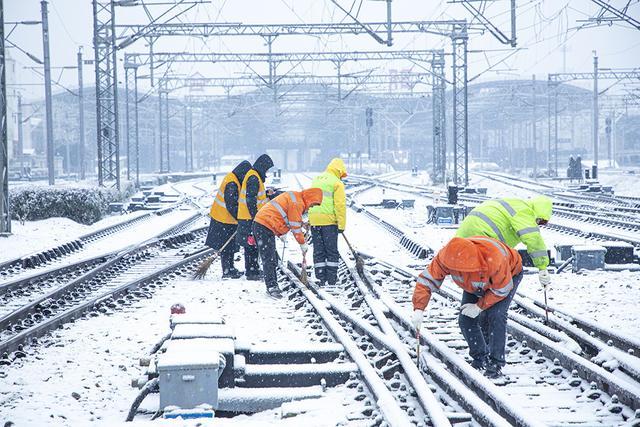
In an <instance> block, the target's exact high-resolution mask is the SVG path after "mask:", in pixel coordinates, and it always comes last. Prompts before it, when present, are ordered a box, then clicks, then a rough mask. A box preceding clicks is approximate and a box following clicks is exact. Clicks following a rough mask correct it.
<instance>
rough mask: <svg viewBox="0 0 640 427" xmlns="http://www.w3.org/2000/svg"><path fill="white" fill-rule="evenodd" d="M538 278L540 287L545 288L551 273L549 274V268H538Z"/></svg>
mask: <svg viewBox="0 0 640 427" xmlns="http://www.w3.org/2000/svg"><path fill="white" fill-rule="evenodd" d="M538 280H540V284H541V285H542V287H543V288H545V289H547V288H548V287H549V285H550V284H551V275H550V274H549V270H540V271H539V272H538Z"/></svg>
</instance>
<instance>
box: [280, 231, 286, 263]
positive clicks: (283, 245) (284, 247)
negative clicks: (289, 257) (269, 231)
mask: <svg viewBox="0 0 640 427" xmlns="http://www.w3.org/2000/svg"><path fill="white" fill-rule="evenodd" d="M282 243H283V244H282V255H281V256H280V262H282V264H283V265H284V251H285V249H287V239H286V238H285V239H283V240H282Z"/></svg>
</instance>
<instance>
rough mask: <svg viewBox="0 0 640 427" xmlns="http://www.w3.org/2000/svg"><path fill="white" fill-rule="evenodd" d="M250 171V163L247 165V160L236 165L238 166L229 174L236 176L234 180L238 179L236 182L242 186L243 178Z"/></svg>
mask: <svg viewBox="0 0 640 427" xmlns="http://www.w3.org/2000/svg"><path fill="white" fill-rule="evenodd" d="M250 170H251V163H249V162H248V161H247V160H243V161H242V162H240V163H239V164H238V166H236V167H235V168H233V170H232V171H231V173H233V174H234V175H235V176H236V178H238V181H240V184H242V181H244V176H245V175H246V174H247V172H249V171H250Z"/></svg>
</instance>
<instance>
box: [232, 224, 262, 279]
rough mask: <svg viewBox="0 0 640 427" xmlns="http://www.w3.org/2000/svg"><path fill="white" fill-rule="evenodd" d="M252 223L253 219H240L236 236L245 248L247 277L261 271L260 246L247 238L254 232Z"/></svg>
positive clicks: (237, 240)
mask: <svg viewBox="0 0 640 427" xmlns="http://www.w3.org/2000/svg"><path fill="white" fill-rule="evenodd" d="M251 224H253V221H251V220H239V221H238V234H237V236H236V242H237V243H238V244H239V245H240V246H242V247H243V248H244V271H245V274H246V276H247V277H248V276H251V275H255V274H259V273H260V263H259V262H258V248H257V247H256V246H250V245H249V244H248V243H247V238H248V237H249V236H250V235H251V234H252V233H251V227H252V225H251Z"/></svg>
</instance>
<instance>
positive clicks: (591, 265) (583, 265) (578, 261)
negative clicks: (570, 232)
mask: <svg viewBox="0 0 640 427" xmlns="http://www.w3.org/2000/svg"><path fill="white" fill-rule="evenodd" d="M572 252H573V256H574V258H573V272H574V273H575V272H577V271H579V270H582V269H584V270H598V269H604V256H605V254H606V253H607V250H606V249H605V248H604V247H602V246H597V245H589V246H574V247H573V250H572Z"/></svg>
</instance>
